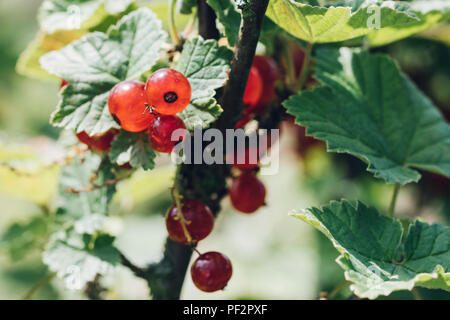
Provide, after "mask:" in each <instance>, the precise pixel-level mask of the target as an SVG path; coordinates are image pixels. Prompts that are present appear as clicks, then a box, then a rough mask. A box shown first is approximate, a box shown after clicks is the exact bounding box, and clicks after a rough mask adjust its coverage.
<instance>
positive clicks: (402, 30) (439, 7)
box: [367, 0, 450, 46]
mask: <svg viewBox="0 0 450 320" xmlns="http://www.w3.org/2000/svg"><path fill="white" fill-rule="evenodd" d="M409 10H410V12H413V13H414V14H416V15H417V17H418V18H419V19H420V20H419V21H413V22H411V23H408V24H405V25H399V26H393V27H388V28H384V29H382V30H374V31H372V32H371V33H369V34H368V36H367V37H368V39H369V42H370V44H371V45H372V46H381V45H386V44H388V43H391V42H394V41H397V40H400V39H403V38H407V37H409V36H412V35H414V34H417V33H419V32H422V31H425V30H428V29H430V28H431V27H433V26H435V25H437V24H439V23H441V22H444V21H447V20H449V19H450V3H449V2H448V1H446V0H444V1H442V0H420V1H414V2H412V3H411V6H410V9H409Z"/></svg>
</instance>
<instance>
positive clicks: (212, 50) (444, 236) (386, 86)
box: [0, 0, 450, 299]
mask: <svg viewBox="0 0 450 320" xmlns="http://www.w3.org/2000/svg"><path fill="white" fill-rule="evenodd" d="M248 2H249V1H247V0H241V1H232V0H207V3H208V4H209V5H210V6H211V7H212V9H213V10H214V11H215V13H216V16H217V20H218V22H219V23H218V29H219V30H220V31H221V32H222V34H223V35H224V36H225V37H226V38H227V40H228V41H227V42H228V45H229V47H232V46H234V45H235V44H236V43H237V41H238V38H239V28H240V24H241V21H242V19H244V18H246V16H245V15H243V12H244V10H243V9H242V8H245V7H246V6H248ZM196 6H197V1H196V0H178V1H177V7H178V10H179V13H182V14H192V13H193V12H195V7H196ZM74 13H76V14H77V16H76V20H75V19H74ZM376 13H379V18H380V19H379V21H377V18H376V17H375V16H374V15H375V14H376ZM247 14H250V15H251V13H248V12H247ZM266 15H267V17H268V18H269V19H270V20H271V21H272V22H273V23H271V21H270V20H268V19H266V21H265V24H264V25H265V26H266V27H267V26H268V25H270V28H269V29H270V30H271V32H272V33H275V34H278V33H279V34H283V32H286V33H289V34H290V35H291V36H293V37H295V38H297V39H300V40H302V41H305V42H307V43H310V44H315V43H320V44H321V45H320V46H321V47H322V48H318V49H316V50H314V51H313V54H314V57H313V58H314V77H315V78H316V79H317V80H318V82H319V83H318V85H317V86H315V87H314V88H312V89H311V90H305V91H302V92H299V93H298V94H295V95H293V96H291V97H290V98H289V99H287V100H286V101H284V102H283V105H284V107H286V109H287V111H288V113H290V114H292V115H294V116H295V117H296V121H297V123H299V124H301V125H303V126H306V127H307V132H308V134H310V135H313V136H315V137H316V138H318V139H321V140H324V141H326V142H327V144H328V150H329V151H332V152H345V153H350V154H352V155H354V156H356V157H358V158H360V159H362V160H363V161H365V162H367V164H368V170H369V171H370V172H371V173H373V174H374V175H375V177H378V178H381V179H383V180H384V181H385V182H387V183H398V184H401V185H403V184H407V183H410V182H417V181H418V180H419V179H420V173H419V172H418V170H428V171H432V172H435V173H438V174H441V175H444V176H447V177H449V176H450V127H449V125H448V124H447V123H446V122H445V121H444V119H443V117H442V115H441V114H440V113H439V111H438V110H437V109H436V107H435V106H434V105H433V103H432V102H431V101H430V100H429V99H428V98H427V97H426V96H425V95H424V94H423V93H422V92H420V90H419V89H418V88H416V87H415V86H414V84H413V83H412V82H411V81H410V80H409V79H408V78H407V76H406V75H405V74H403V73H402V72H401V71H400V70H399V68H398V66H397V65H396V63H395V62H394V61H393V60H392V59H390V58H388V57H387V56H385V55H380V54H370V53H369V52H368V51H361V50H350V49H347V48H341V49H340V50H338V49H336V47H338V46H345V43H346V42H345V41H347V40H353V41H355V42H354V43H353V42H352V43H353V44H358V43H360V44H365V45H367V46H380V45H384V44H387V43H391V42H394V41H397V40H400V39H402V38H406V37H410V36H412V35H415V34H417V33H419V32H422V31H424V30H427V29H429V28H431V27H433V26H435V25H437V24H438V23H440V22H443V21H447V20H448V19H450V13H449V4H448V1H445V0H444V1H440V0H413V1H395V2H392V1H366V0H359V1H352V0H340V1H326V0H320V1H319V0H308V1H295V0H270V2H269V6H268V9H267V13H266ZM377 22H379V23H380V24H379V25H378V26H376V23H377ZM39 23H40V27H41V30H40V31H39V33H38V34H37V36H36V39H35V40H34V41H33V42H32V43H31V44H30V46H29V47H28V49H27V50H26V51H25V52H24V53H23V55H22V56H21V58H20V60H19V62H18V65H17V69H18V71H19V72H20V73H23V74H26V75H31V76H34V77H41V78H44V77H54V78H58V79H59V80H60V79H61V78H63V79H65V80H67V81H69V83H70V84H69V85H68V86H66V87H65V88H63V89H62V90H61V92H60V101H59V103H58V106H57V108H56V111H55V112H54V113H53V115H52V117H51V122H52V124H53V125H55V126H57V127H61V128H64V129H68V130H70V131H75V132H77V133H79V132H82V131H86V132H87V133H88V134H89V135H95V134H102V133H105V132H107V131H108V130H110V129H112V128H118V125H117V123H115V122H114V121H113V119H112V118H111V116H110V114H109V111H108V106H107V99H108V96H109V92H110V90H111V89H112V87H113V86H114V85H116V84H117V83H119V82H121V81H123V80H131V79H139V80H142V79H144V78H145V77H147V76H148V75H149V74H150V73H151V72H152V71H155V70H156V69H158V68H160V67H167V66H170V67H174V68H175V69H177V70H178V71H180V72H182V73H183V74H184V75H185V76H186V77H187V78H188V80H189V82H190V84H191V87H192V98H191V102H190V104H189V106H188V107H187V108H186V109H185V110H184V111H182V112H181V113H180V114H178V116H180V118H182V119H183V120H184V122H185V124H186V127H187V129H188V130H190V131H192V130H193V129H194V128H197V127H200V128H207V127H209V126H211V125H213V124H214V122H215V121H216V120H217V119H218V117H219V116H220V114H221V113H222V112H223V110H222V108H221V106H220V105H219V104H218V102H217V100H216V98H217V97H216V96H217V93H218V89H220V88H222V87H223V86H224V85H225V84H226V82H227V78H228V75H227V74H228V72H229V70H230V61H231V59H232V55H233V52H232V51H231V50H230V48H229V47H227V46H219V43H218V42H217V41H215V40H205V39H203V38H202V37H200V36H190V37H188V38H187V39H183V40H186V41H185V42H183V48H182V52H181V54H180V55H178V54H175V55H172V53H173V50H172V51H171V50H168V49H167V48H168V47H169V46H170V43H169V41H168V37H167V33H166V32H165V31H164V30H163V27H162V25H163V24H162V23H161V21H160V20H159V19H158V18H157V17H156V15H155V14H154V13H153V12H152V11H151V10H149V9H145V8H141V9H139V6H138V5H137V4H136V3H135V2H134V1H132V0H114V1H113V0H46V1H44V2H43V5H42V8H41V10H40V14H39ZM275 25H278V26H275ZM263 28H264V27H263ZM283 30H284V31H283ZM265 31H267V30H263V36H264V32H265ZM283 36H284V35H283ZM284 37H285V36H284ZM269 38H270V37H269ZM285 38H287V37H285ZM270 39H271V38H270ZM260 40H261V42H264V44H265V45H266V47H267V48H268V49H269V50H270V48H271V46H274V45H275V43H272V42H271V40H269V41H267V39H260ZM263 40H264V41H263ZM221 43H222V42H221ZM327 43H333V44H332V45H327ZM336 43H337V44H336ZM39 62H40V63H39ZM219 93H220V92H219ZM156 155H157V154H156V153H155V152H154V151H153V150H152V149H151V147H150V144H149V143H148V137H147V136H146V135H145V134H144V133H137V134H136V133H128V132H125V131H121V132H120V133H119V134H118V135H117V136H116V138H115V139H114V140H113V142H112V146H111V149H110V152H109V153H108V154H104V155H98V154H95V153H93V152H91V151H87V152H84V153H83V154H82V155H79V156H76V157H74V158H72V159H70V161H69V162H68V163H67V164H66V165H64V166H63V168H62V169H61V172H60V180H59V188H58V191H59V192H58V197H57V203H56V207H57V209H56V212H55V213H54V216H53V215H52V219H51V221H49V220H48V219H47V218H42V217H40V216H39V217H36V218H33V219H31V220H30V221H29V222H27V223H21V224H14V225H12V226H11V227H10V228H9V229H8V230H7V231H6V232H5V233H3V234H2V235H1V236H0V244H1V245H3V244H5V243H8V244H9V245H10V249H11V250H10V255H11V256H12V257H13V258H15V259H20V258H21V257H23V256H24V255H25V254H27V252H29V251H31V250H33V248H36V247H42V246H43V245H44V244H45V243H46V246H45V251H44V255H43V260H44V262H45V263H46V264H47V265H48V266H49V268H50V270H52V271H54V272H55V273H56V274H57V275H58V277H59V278H62V279H64V280H65V284H66V286H67V287H69V288H75V289H81V288H82V287H83V286H84V285H85V284H86V283H87V282H89V281H92V280H93V279H94V278H95V277H96V276H97V275H99V274H100V275H101V274H105V273H106V272H108V271H109V270H111V269H112V268H114V267H115V266H117V265H118V264H119V262H120V254H119V252H118V250H117V249H116V248H115V247H114V240H115V237H114V235H113V234H110V233H109V232H108V231H107V230H106V228H105V223H106V221H107V219H108V214H109V204H110V202H111V201H112V198H113V195H114V194H115V191H116V188H115V181H116V180H117V179H122V178H123V177H127V175H131V173H133V172H134V171H133V170H131V173H124V172H123V171H122V169H121V168H120V166H127V165H130V166H131V167H132V168H134V169H137V168H143V169H145V170H150V169H153V168H154V167H155V158H156ZM199 171H200V169H199ZM2 174H3V171H2V170H1V168H0V176H1V177H4V175H2ZM55 175H56V174H55V172H52V177H53V176H55ZM160 179H161V180H164V181H167V180H169V179H168V174H167V173H164V174H163V175H162V177H160ZM214 179H215V177H214V176H211V177H209V176H208V179H206V180H202V181H200V182H199V184H198V185H199V186H201V185H203V187H204V185H206V184H208V183H209V182H210V181H214ZM0 180H1V179H0ZM198 180H201V179H198ZM38 182H39V183H36V185H38V186H39V187H36V186H35V185H34V184H33V189H32V191H33V192H23V190H14V192H16V193H20V192H21V193H20V194H21V195H23V193H27V194H28V196H29V197H34V198H33V199H32V200H34V201H36V202H38V203H39V204H41V205H42V203H47V202H48V201H49V198H50V196H49V195H48V192H45V194H44V195H41V193H42V192H43V191H42V190H40V189H39V188H40V187H41V186H42V185H44V184H45V183H42V181H41V180H40V179H39V181H38ZM152 182H153V181H152ZM23 185H24V186H25V185H27V187H28V188H29V185H30V183H27V184H23ZM151 186H152V185H151V182H149V181H145V185H144V186H143V187H142V188H139V189H140V190H133V192H134V194H136V193H138V192H142V190H143V189H145V190H146V192H148V191H147V190H149V189H151ZM1 187H2V186H1V184H0V188H1ZM24 188H25V187H24ZM38 189H39V190H38ZM24 190H26V191H28V189H24ZM152 192H153V191H152ZM134 194H133V195H134ZM144 194H147V193H144ZM141 197H142V196H141ZM52 214H53V213H52ZM293 215H294V216H296V217H298V218H300V219H302V220H304V221H306V222H307V223H309V224H311V225H312V226H314V227H315V228H317V229H318V230H320V231H321V232H323V233H324V234H325V235H326V236H327V237H328V238H329V239H330V240H331V242H332V243H333V244H334V246H335V247H336V249H337V250H338V251H339V252H340V254H341V255H340V257H339V258H338V260H337V262H338V264H339V265H340V266H341V267H342V268H343V269H344V271H345V277H346V279H347V280H349V281H351V282H352V285H351V289H352V291H353V292H354V293H355V294H356V295H357V296H359V297H366V298H370V299H373V298H376V297H377V296H379V295H388V294H390V293H391V292H393V291H396V290H405V289H407V290H411V289H412V288H413V287H415V286H422V287H427V288H439V289H444V290H447V291H450V276H449V272H450V271H449V265H450V231H449V228H448V227H445V226H442V225H439V224H433V225H429V224H426V223H424V222H421V221H414V222H410V223H409V225H407V226H406V225H405V224H401V223H400V222H399V221H398V220H396V219H393V218H388V217H386V216H382V215H380V214H379V212H378V211H377V210H376V209H374V208H369V207H367V206H365V205H364V204H362V203H361V202H349V201H345V200H343V201H341V202H332V203H331V204H329V205H327V206H324V207H322V208H311V209H307V210H303V211H300V212H294V213H293ZM170 259H171V258H170ZM170 259H169V258H168V257H165V258H163V260H162V261H161V262H160V263H158V264H155V265H152V266H151V267H150V268H149V275H151V277H150V279H148V281H149V284H150V287H151V289H152V291H153V294H157V295H158V296H165V295H166V294H167V293H166V292H164V288H163V287H161V286H160V284H161V283H162V282H163V280H164V281H170V279H168V277H169V274H168V273H167V268H168V266H170V264H171V263H172V262H171V261H169V260H170Z"/></svg>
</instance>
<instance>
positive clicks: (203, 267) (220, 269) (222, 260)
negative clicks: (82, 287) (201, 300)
mask: <svg viewBox="0 0 450 320" xmlns="http://www.w3.org/2000/svg"><path fill="white" fill-rule="evenodd" d="M232 273H233V268H232V266H231V261H230V259H228V258H227V257H226V256H225V255H223V254H221V253H219V252H214V251H212V252H207V253H204V254H202V255H201V256H199V257H198V258H197V259H196V260H195V261H194V264H193V265H192V267H191V277H192V281H193V282H194V284H195V286H196V287H197V288H199V289H200V290H202V291H205V292H214V291H217V290H222V289H223V288H225V286H226V285H227V283H228V281H229V280H230V278H231V275H232Z"/></svg>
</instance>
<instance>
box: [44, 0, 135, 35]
mask: <svg viewBox="0 0 450 320" xmlns="http://www.w3.org/2000/svg"><path fill="white" fill-rule="evenodd" d="M133 2H134V0H45V1H44V2H43V3H42V6H41V8H40V10H39V22H40V25H41V30H42V31H45V32H48V33H53V32H55V31H58V30H75V29H87V28H90V27H92V26H94V25H96V24H97V23H98V22H99V21H100V20H101V19H102V18H103V17H104V16H106V15H107V14H117V13H120V12H123V11H125V9H127V7H128V6H129V5H130V4H131V3H133Z"/></svg>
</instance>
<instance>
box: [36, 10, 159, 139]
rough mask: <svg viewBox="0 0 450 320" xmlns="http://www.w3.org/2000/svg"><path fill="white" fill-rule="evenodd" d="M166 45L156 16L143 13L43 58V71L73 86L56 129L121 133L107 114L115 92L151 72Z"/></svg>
mask: <svg viewBox="0 0 450 320" xmlns="http://www.w3.org/2000/svg"><path fill="white" fill-rule="evenodd" d="M165 41H166V32H165V31H163V30H162V25H161V22H160V21H159V20H158V19H157V17H156V15H155V14H154V13H153V12H151V11H150V10H148V9H139V10H136V11H134V12H133V13H131V14H129V15H127V16H125V17H124V18H123V19H122V20H120V22H119V23H118V24H117V25H116V26H115V27H113V28H111V29H110V30H109V32H108V33H107V34H105V33H100V32H95V33H91V34H88V35H86V36H84V37H83V38H81V39H80V40H77V41H75V42H73V43H71V44H69V45H68V46H66V47H64V48H63V49H61V50H58V51H52V52H50V53H48V54H46V55H44V56H43V57H42V58H41V60H40V61H41V66H42V67H43V68H44V69H45V70H47V71H48V72H49V73H51V74H55V75H57V76H59V77H61V78H63V79H66V80H67V81H69V83H70V85H69V86H67V87H66V88H64V90H63V91H62V92H61V100H60V102H59V105H58V107H57V110H56V111H55V113H54V114H53V115H52V123H53V124H54V125H56V126H58V127H64V128H66V129H75V130H76V132H77V133H78V132H82V131H86V132H87V133H88V134H89V135H91V136H92V135H95V134H102V133H105V132H107V131H108V130H110V129H111V128H119V127H118V125H117V123H115V122H114V120H113V119H112V117H111V115H110V113H109V109H108V103H107V101H108V97H109V93H110V91H111V89H112V88H113V87H114V85H116V84H117V83H119V82H121V81H124V80H130V79H135V78H137V77H139V76H140V75H141V74H143V73H144V72H147V71H149V70H150V69H151V67H152V66H153V65H154V64H155V63H156V61H157V60H158V59H159V51H160V49H161V46H162V45H163V44H164V43H165Z"/></svg>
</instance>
